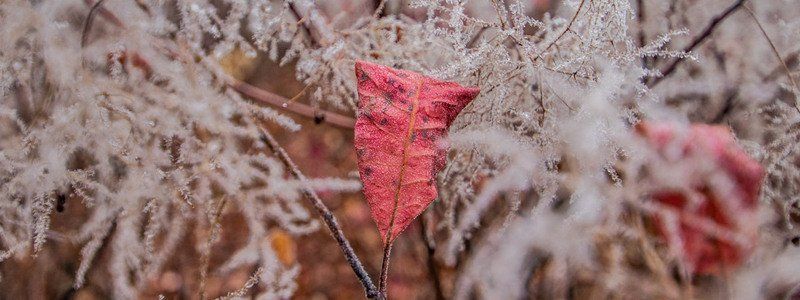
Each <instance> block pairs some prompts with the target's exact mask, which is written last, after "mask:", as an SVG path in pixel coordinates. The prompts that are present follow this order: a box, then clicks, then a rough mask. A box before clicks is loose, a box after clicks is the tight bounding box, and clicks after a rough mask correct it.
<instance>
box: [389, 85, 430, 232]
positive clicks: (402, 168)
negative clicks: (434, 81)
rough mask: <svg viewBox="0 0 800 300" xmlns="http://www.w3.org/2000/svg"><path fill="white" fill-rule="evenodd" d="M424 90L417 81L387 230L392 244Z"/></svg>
mask: <svg viewBox="0 0 800 300" xmlns="http://www.w3.org/2000/svg"><path fill="white" fill-rule="evenodd" d="M421 89H422V80H417V87H416V90H415V91H414V98H412V100H411V113H410V114H409V119H410V120H409V122H408V131H406V138H405V139H404V140H403V159H402V160H401V163H400V175H399V177H398V179H397V188H396V189H395V192H394V201H393V204H392V217H391V218H390V219H389V228H388V229H387V230H386V241H385V242H386V243H387V244H389V243H391V239H392V230H393V229H394V221H395V218H396V217H397V208H398V206H399V204H400V189H401V188H402V187H403V177H404V176H405V173H406V165H407V164H408V156H409V154H408V148H409V147H410V146H411V135H412V134H413V133H414V125H415V123H416V119H417V110H418V109H419V92H420V90H421Z"/></svg>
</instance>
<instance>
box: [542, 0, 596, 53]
mask: <svg viewBox="0 0 800 300" xmlns="http://www.w3.org/2000/svg"><path fill="white" fill-rule="evenodd" d="M584 2H586V0H581V3H580V4H578V10H577V11H575V14H574V15H572V19H570V20H569V23H568V24H567V27H565V28H564V31H562V32H561V34H559V35H558V37H556V39H555V40H553V41H552V42H550V44H549V45H547V47H545V48H544V50H542V51H541V52H539V54H536V57H535V58H534V60H537V59H539V58H541V57H542V54H544V53H545V52H547V50H550V47H553V45H555V44H556V42H558V40H560V39H561V37H563V36H564V34H566V33H567V31H569V30H570V27H572V23H575V20H577V19H578V14H580V13H581V8H583V3H584Z"/></svg>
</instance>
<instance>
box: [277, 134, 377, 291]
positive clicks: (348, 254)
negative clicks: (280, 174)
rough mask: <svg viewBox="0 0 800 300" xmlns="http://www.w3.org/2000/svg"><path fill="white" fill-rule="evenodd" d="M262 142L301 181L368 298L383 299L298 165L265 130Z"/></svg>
mask: <svg viewBox="0 0 800 300" xmlns="http://www.w3.org/2000/svg"><path fill="white" fill-rule="evenodd" d="M261 141H263V142H264V144H266V145H267V147H269V149H270V150H271V151H272V152H273V153H274V154H275V155H276V156H277V157H278V158H279V159H280V161H281V162H282V163H283V164H284V166H286V168H287V169H288V170H289V173H291V174H292V176H294V178H295V179H297V180H298V181H300V183H301V187H302V192H303V195H305V196H306V198H307V199H308V200H310V201H311V204H312V205H314V208H315V209H316V210H317V212H319V214H320V215H321V216H322V219H323V221H324V222H325V225H327V226H328V229H329V230H330V232H331V234H332V235H333V238H334V239H336V242H337V243H339V248H341V249H342V252H344V256H345V259H347V262H348V263H349V264H350V267H351V268H353V272H355V273H356V277H358V280H359V281H360V282H361V285H363V286H364V290H366V293H367V298H370V299H375V298H378V299H383V298H382V297H381V296H380V294H379V293H378V289H377V288H376V287H375V284H373V283H372V278H370V277H369V273H367V271H366V269H364V266H363V265H362V264H361V261H360V260H359V259H358V256H357V255H356V254H355V252H354V251H353V247H352V246H350V241H348V240H347V238H346V237H345V236H344V232H342V228H341V226H339V222H338V221H336V217H335V216H334V215H333V213H331V211H330V209H328V207H327V206H326V205H325V203H323V202H322V199H320V198H319V196H317V193H316V192H315V191H314V190H313V189H311V187H309V185H308V184H307V183H308V180H307V179H306V177H305V176H304V175H303V173H301V172H300V169H299V168H297V165H295V163H294V162H293V161H292V159H291V158H289V154H287V153H286V150H284V149H283V148H281V146H280V145H279V144H278V142H277V141H276V140H275V138H274V137H272V135H271V134H270V133H269V132H268V131H266V130H264V129H261Z"/></svg>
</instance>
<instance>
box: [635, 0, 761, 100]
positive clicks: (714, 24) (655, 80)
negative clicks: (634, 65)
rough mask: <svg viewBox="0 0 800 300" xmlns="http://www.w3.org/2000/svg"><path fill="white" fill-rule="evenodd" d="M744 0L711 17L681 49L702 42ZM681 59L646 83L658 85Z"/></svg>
mask: <svg viewBox="0 0 800 300" xmlns="http://www.w3.org/2000/svg"><path fill="white" fill-rule="evenodd" d="M745 2H747V0H737V1H736V2H735V3H734V4H732V5H731V6H729V7H728V8H727V9H725V11H723V12H722V13H721V14H719V15H717V16H716V17H714V18H713V19H711V22H709V23H708V25H707V26H706V28H705V29H703V31H702V32H700V34H699V35H697V36H696V37H695V38H694V39H692V42H691V43H689V45H687V46H686V47H684V48H683V50H682V51H683V52H684V53H688V52H691V51H692V50H694V48H695V47H697V46H699V45H700V44H702V43H703V42H704V41H705V40H706V39H708V37H710V36H711V33H713V32H714V29H716V28H717V27H718V26H719V25H720V24H722V21H724V20H725V19H726V18H728V17H729V16H730V15H732V14H733V13H734V12H736V11H737V10H738V9H739V8H741V7H742V6H743V5H744V3H745ZM683 60H684V57H678V58H676V59H675V60H673V61H672V62H671V63H670V64H669V65H667V67H666V68H664V69H661V71H660V72H659V73H661V76H660V77H655V78H653V79H652V80H651V81H650V82H648V83H647V86H648V87H650V88H652V87H654V86H656V85H658V84H659V83H660V82H661V81H662V80H664V78H667V77H668V76H669V75H670V74H672V72H674V71H675V69H676V68H677V67H678V64H680V63H681V62H683Z"/></svg>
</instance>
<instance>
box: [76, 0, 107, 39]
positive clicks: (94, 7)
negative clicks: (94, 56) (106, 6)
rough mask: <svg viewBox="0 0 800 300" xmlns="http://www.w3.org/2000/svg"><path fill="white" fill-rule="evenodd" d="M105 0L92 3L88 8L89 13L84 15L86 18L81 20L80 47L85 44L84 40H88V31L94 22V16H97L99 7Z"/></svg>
mask: <svg viewBox="0 0 800 300" xmlns="http://www.w3.org/2000/svg"><path fill="white" fill-rule="evenodd" d="M105 1H106V0H99V1H97V2H95V3H94V5H92V8H90V9H89V15H87V16H86V20H85V21H84V22H83V32H81V48H83V47H84V46H86V42H87V41H88V40H89V31H90V30H92V23H94V18H95V16H97V12H98V11H100V10H99V9H100V8H101V7H102V5H103V2H105Z"/></svg>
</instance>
